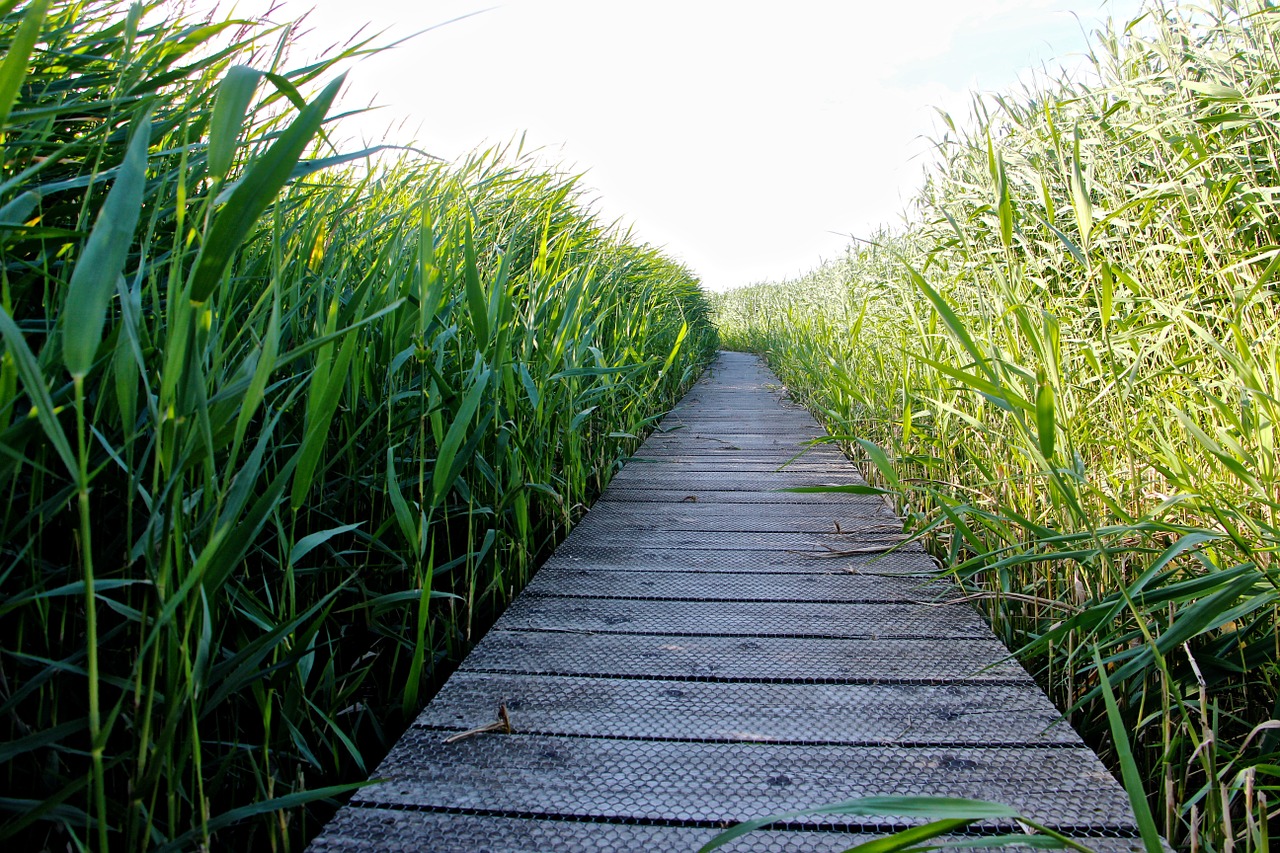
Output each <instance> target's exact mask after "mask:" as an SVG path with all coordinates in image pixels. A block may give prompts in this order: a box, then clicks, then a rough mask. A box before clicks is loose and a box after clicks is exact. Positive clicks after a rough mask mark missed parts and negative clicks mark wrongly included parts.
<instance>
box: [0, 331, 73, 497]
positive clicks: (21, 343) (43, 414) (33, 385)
mask: <svg viewBox="0 0 1280 853" xmlns="http://www.w3.org/2000/svg"><path fill="white" fill-rule="evenodd" d="M0 334H3V335H4V344H5V348H6V349H7V350H8V351H9V356H10V357H11V358H12V359H13V361H14V364H15V365H16V366H17V368H18V376H19V377H21V379H22V387H23V389H24V390H25V391H26V392H27V396H28V397H30V398H31V406H32V409H34V413H35V416H36V418H37V419H38V420H39V421H40V427H41V429H43V430H44V435H45V438H47V439H48V440H49V443H50V444H52V445H53V448H54V450H55V451H57V454H58V458H60V459H61V460H62V464H63V465H65V466H66V468H67V473H68V474H70V475H71V476H72V477H73V478H74V477H75V476H77V475H78V474H79V471H80V467H79V465H78V464H77V463H76V457H75V454H73V453H72V452H71V443H70V442H69V441H68V440H67V434H66V432H64V431H63V429H62V424H61V423H60V422H59V421H58V417H57V413H56V410H55V409H54V406H53V398H52V397H51V396H50V395H49V386H48V385H47V384H45V378H44V373H43V372H41V370H40V363H39V362H38V361H36V357H35V355H34V354H32V352H31V349H30V348H29V347H28V346H27V342H26V339H25V338H23V336H22V330H21V329H19V328H18V324H17V323H15V322H13V318H12V317H10V316H9V312H8V311H6V310H4V307H3V306H0Z"/></svg>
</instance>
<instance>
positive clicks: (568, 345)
mask: <svg viewBox="0 0 1280 853" xmlns="http://www.w3.org/2000/svg"><path fill="white" fill-rule="evenodd" d="M290 43H291V30H290V28H288V27H284V28H272V27H267V26H264V25H259V24H253V23H246V22H236V21H199V20H192V19H188V18H183V17H182V16H181V15H180V14H178V13H177V12H175V11H174V9H173V7H172V6H171V5H169V4H165V3H158V2H148V3H139V4H135V5H132V6H126V5H124V4H120V3H115V2H110V0H78V1H77V0H30V2H26V3H22V2H18V0H6V2H0V56H3V59H2V60H0V134H2V135H0V243H2V251H3V258H2V260H3V263H2V265H0V286H2V288H3V290H2V293H0V333H2V334H3V348H2V353H3V355H0V486H2V488H3V495H4V500H3V505H2V506H0V554H2V555H3V559H2V560H0V843H3V844H5V845H6V846H9V845H17V846H20V847H22V848H23V849H54V848H57V849H96V850H107V849H111V850H133V849H138V850H141V849H162V850H171V849H172V850H176V849H187V848H196V847H198V848H202V849H208V848H211V847H213V846H217V847H227V846H229V845H232V844H247V845H250V846H253V847H260V848H264V849H265V848H270V849H287V848H291V847H296V846H297V845H298V844H299V842H300V840H302V839H304V838H305V837H307V836H308V835H309V834H310V833H313V832H314V831H315V829H316V828H317V815H322V814H323V811H324V808H325V807H326V806H325V804H331V803H332V802H333V798H334V797H337V796H339V795H341V794H342V793H343V792H345V791H348V790H350V789H351V787H352V785H353V784H357V783H358V781H353V780H360V779H363V778H364V777H365V776H366V775H367V773H368V771H370V770H372V762H373V761H374V760H376V759H377V758H378V757H379V755H380V753H381V752H382V751H384V750H385V748H386V747H387V746H388V745H389V744H388V742H389V740H390V739H392V738H393V736H394V735H395V734H396V733H397V731H398V730H399V728H401V727H403V725H404V724H405V723H406V721H407V719H409V717H410V716H411V715H412V714H413V713H415V712H416V710H417V709H418V708H419V707H420V706H421V705H422V704H423V702H424V701H425V699H426V697H427V695H428V691H429V690H430V688H431V686H432V684H433V683H435V682H436V681H438V679H439V677H440V675H441V673H442V672H444V671H445V670H446V669H447V666H448V663H449V662H450V661H453V660H456V659H458V657H459V656H460V655H461V654H462V653H463V652H464V651H465V650H466V649H467V648H468V647H469V644H470V643H471V642H472V641H473V640H474V639H475V638H476V636H477V633H478V632H479V631H480V630H482V629H483V627H484V626H485V625H486V624H487V623H488V622H489V621H491V620H492V618H493V616H494V614H495V613H496V612H497V611H498V610H500V608H501V607H502V606H503V605H504V604H505V603H506V602H507V601H508V600H509V599H510V598H511V597H512V596H513V595H514V594H515V592H517V591H518V590H519V589H520V588H521V586H522V585H523V584H524V583H525V581H526V580H527V579H528V577H529V575H530V573H531V572H532V571H533V570H534V568H535V567H536V565H537V562H538V560H539V558H540V556H542V555H544V554H545V553H546V552H547V551H548V550H549V549H550V548H551V547H552V546H553V545H554V543H555V542H556V541H557V540H558V539H559V538H560V537H561V536H563V534H564V532H565V531H566V530H567V529H568V527H569V526H570V525H571V524H572V523H573V522H574V521H575V520H576V519H577V518H578V517H579V516H580V514H581V513H582V511H583V510H584V508H585V507H586V505H587V504H588V503H589V502H590V501H591V500H592V498H593V496H594V495H595V494H597V493H598V491H599V490H600V489H601V488H602V486H603V484H604V483H605V482H606V481H607V479H608V478H609V476H610V474H611V473H612V471H613V470H614V469H615V468H616V467H617V466H618V465H619V463H620V460H621V459H622V458H624V457H625V456H626V454H627V453H628V452H629V451H630V450H631V449H632V448H634V447H635V446H636V444H637V443H638V436H640V435H641V434H642V433H643V432H644V431H645V430H646V429H647V428H648V426H649V425H650V424H651V423H652V422H653V420H654V419H655V418H656V417H657V416H659V415H660V413H661V412H662V410H663V409H664V407H666V406H667V405H668V404H669V403H671V402H672V401H674V400H675V399H676V398H677V397H678V395H679V394H680V393H681V391H682V389H684V388H685V387H686V386H687V385H688V384H689V383H690V382H691V380H692V378H693V376H694V374H695V373H696V372H697V370H698V369H699V367H700V365H701V364H702V363H704V362H705V360H706V359H707V358H708V357H709V355H710V353H711V352H712V350H713V349H714V346H715V333H714V330H713V328H712V327H711V326H710V324H709V322H708V314H707V303H706V301H705V299H704V297H703V295H702V292H701V290H700V289H699V287H698V284H697V281H696V279H695V278H694V277H693V276H692V275H691V274H690V272H689V271H688V270H686V269H685V268H683V267H682V266H680V265H679V264H677V263H675V262H673V261H671V260H669V259H667V258H665V257H664V256H662V255H661V254H660V253H658V252H657V251H655V250H654V249H652V248H649V247H647V246H644V245H642V244H640V243H639V242H638V241H636V240H635V239H634V238H632V237H631V236H630V235H628V234H625V233H620V232H619V231H617V230H616V229H614V228H611V227H605V226H602V225H601V224H599V223H598V222H597V221H596V219H595V217H594V215H593V213H592V211H591V209H590V208H589V207H588V206H587V205H586V204H585V203H584V201H583V199H582V191H581V190H580V189H579V186H578V183H577V181H576V179H575V178H573V177H572V176H569V175H566V174H563V173H562V172H560V171H558V170H556V169H554V168H548V167H546V166H543V165H539V161H537V160H536V159H534V158H533V157H531V155H529V154H527V153H526V152H523V151H521V150H520V148H519V147H518V146H509V147H502V148H497V149H493V150H489V151H483V152H478V153H476V154H475V155H473V156H471V157H469V158H467V159H465V160H464V161H462V162H459V163H454V164H446V163H442V162H439V161H435V160H431V159H429V158H424V157H422V156H419V155H404V156H398V155H393V154H392V153H390V152H386V151H383V152H380V153H379V152H372V151H360V152H351V153H343V152H341V151H340V150H338V149H337V148H336V147H335V146H334V145H333V144H332V142H331V140H332V138H333V137H334V127H335V126H334V124H333V122H334V118H333V116H332V114H333V112H334V109H333V103H334V102H335V98H336V96H337V93H338V89H339V87H340V85H341V79H342V78H341V76H340V75H339V74H338V69H339V67H340V66H341V65H342V64H343V63H344V62H347V61H348V60H350V59H352V58H353V57H355V56H358V55H360V54H361V53H363V52H366V51H368V50H371V49H373V48H372V47H371V46H370V45H368V44H367V43H359V44H355V45H351V46H349V47H347V48H346V49H344V50H341V51H339V52H336V53H334V54H333V55H332V56H330V57H328V58H325V59H322V60H320V61H316V62H312V63H309V64H307V65H305V66H302V67H291V66H290V64H289V62H290V60H289V45H290ZM446 118H447V117H446Z"/></svg>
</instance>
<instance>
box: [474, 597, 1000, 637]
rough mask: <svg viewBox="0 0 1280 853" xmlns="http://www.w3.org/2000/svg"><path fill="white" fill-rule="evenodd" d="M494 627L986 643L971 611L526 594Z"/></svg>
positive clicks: (986, 630) (984, 627)
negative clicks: (958, 639)
mask: <svg viewBox="0 0 1280 853" xmlns="http://www.w3.org/2000/svg"><path fill="white" fill-rule="evenodd" d="M498 627H500V628H505V629H513V630H514V629H525V630H538V631H561V630H563V631H567V630H575V631H589V632H592V633H597V634H624V633H625V634H731V635H734V636H741V637H937V638H939V639H945V638H947V637H986V636H989V635H990V633H991V629H990V628H989V627H988V626H987V623H986V622H984V621H982V619H980V618H979V617H978V615H977V614H976V613H974V612H973V608H972V607H963V606H962V607H931V606H928V605H921V604H830V603H814V602H812V601H803V602H794V601H784V602H778V601H717V602H715V604H714V606H709V605H708V602H706V601H684V600H674V601H672V600H665V601H653V600H648V599H645V600H639V601H636V600H631V599H612V598H590V597H564V598H548V597H543V596H534V595H527V596H521V598H520V599H519V600H518V601H516V602H514V603H512V605H511V606H510V607H508V608H507V611H506V613H504V614H503V615H502V618H501V619H500V620H499V621H498Z"/></svg>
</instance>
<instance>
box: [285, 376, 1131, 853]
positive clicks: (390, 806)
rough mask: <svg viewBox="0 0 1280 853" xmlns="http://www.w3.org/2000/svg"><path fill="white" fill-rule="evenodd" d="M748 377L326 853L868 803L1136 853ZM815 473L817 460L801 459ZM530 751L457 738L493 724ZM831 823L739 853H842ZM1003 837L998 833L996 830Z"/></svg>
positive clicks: (683, 842)
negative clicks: (995, 813) (989, 805)
mask: <svg viewBox="0 0 1280 853" xmlns="http://www.w3.org/2000/svg"><path fill="white" fill-rule="evenodd" d="M822 435H823V432H822V430H821V429H820V428H819V426H818V424H817V423H816V422H815V421H814V419H813V417H812V416H811V415H810V414H809V413H808V412H806V411H805V410H804V409H802V408H800V407H799V406H796V405H794V404H792V403H789V402H788V401H787V400H786V399H785V396H784V395H783V393H782V389H781V387H780V383H779V382H778V380H777V378H776V377H775V376H774V375H773V374H772V373H770V372H769V371H768V370H767V369H766V368H765V367H764V365H763V364H762V363H761V361H760V360H759V359H758V358H757V357H755V356H752V355H745V354H741V353H721V354H720V356H719V358H718V359H717V361H716V363H715V365H714V366H713V368H712V369H710V370H709V371H708V372H707V374H706V375H705V376H704V377H703V378H702V380H701V381H699V382H698V384H697V385H696V386H695V387H694V388H693V390H692V391H690V393H689V394H688V395H687V396H686V397H685V399H684V400H683V401H681V403H680V405H679V406H678V407H677V408H676V409H675V411H673V412H672V413H671V414H670V415H668V416H667V418H666V419H665V420H664V421H663V422H662V424H661V426H660V427H659V428H658V429H657V430H656V431H655V432H654V434H653V435H652V436H651V437H650V438H649V440H648V441H646V442H645V444H644V445H643V446H642V447H641V448H640V450H638V451H637V453H636V457H635V458H634V459H633V460H632V461H631V462H629V463H628V464H627V465H626V467H625V468H624V469H623V470H622V471H621V472H620V473H619V474H618V475H617V476H616V477H615V478H614V480H613V482H612V484H610V486H609V488H608V489H607V490H606V492H605V493H604V495H603V496H602V497H601V499H600V501H599V502H598V503H597V504H596V505H595V507H593V508H592V510H591V511H590V512H589V513H588V514H587V515H586V517H585V518H584V519H583V520H582V522H581V523H580V524H579V525H578V527H577V528H575V529H574V531H573V532H572V533H571V534H570V535H569V537H568V538H567V539H566V541H565V542H564V544H563V545H562V546H561V547H560V548H559V549H558V550H557V551H556V553H555V554H554V555H553V556H552V557H551V558H550V559H549V560H548V561H547V563H546V564H545V565H544V566H543V567H542V568H541V569H540V570H539V571H538V573H537V574H536V576H535V577H534V579H533V581H532V583H530V585H529V587H528V589H527V590H525V592H524V593H522V594H521V595H520V596H519V597H518V598H517V600H516V601H515V602H514V603H513V604H512V605H511V607H510V608H508V610H507V612H506V613H505V614H504V615H503V616H502V617H501V618H500V619H499V620H498V622H497V623H496V624H495V625H494V627H493V629H492V630H490V631H489V633H488V634H487V635H486V636H485V637H484V639H483V640H481V641H480V643H479V644H478V645H477V646H476V648H475V649H474V650H473V651H472V652H471V654H470V655H469V656H468V657H467V659H466V660H465V661H464V662H463V664H462V666H461V667H460V668H459V670H458V671H457V672H456V673H455V674H454V675H453V676H452V677H451V678H450V679H449V681H448V682H447V683H446V684H445V685H444V687H443V688H442V689H441V691H440V693H439V695H437V696H436V698H435V699H434V700H433V701H432V702H431V704H430V705H428V706H427V708H426V709H425V710H423V712H422V714H421V715H420V716H419V717H418V719H417V721H416V722H415V724H414V725H413V726H412V727H411V728H410V729H409V731H408V732H407V733H406V734H405V735H404V737H403V738H402V739H401V741H400V742H399V743H398V744H397V745H396V746H395V748H394V749H393V750H392V751H391V753H390V754H389V755H388V756H387V758H386V760H385V761H384V762H383V763H382V764H381V766H379V767H378V768H377V770H376V771H375V772H374V774H373V778H375V779H380V780H382V781H379V782H377V783H375V784H373V785H371V786H369V787H366V788H363V789H361V790H360V791H359V792H357V793H356V795H355V796H354V797H353V798H352V801H351V803H350V805H348V806H346V807H345V808H343V809H342V811H340V812H339V813H338V815H337V816H336V817H335V818H334V820H333V821H332V822H330V824H329V825H328V826H327V827H326V828H325V830H324V832H323V833H322V834H321V835H320V837H319V838H317V839H316V840H315V842H314V843H313V844H312V847H311V849H312V850H314V851H317V853H319V851H354V850H435V851H479V850H493V851H499V850H502V851H548V850H554V851H569V850H584V851H586V850H591V851H604V850H654V851H659V850H661V851H669V850H670V851H676V850H688V851H693V850H696V849H697V848H698V846H699V845H701V844H703V843H705V842H706V841H707V840H709V839H710V838H712V837H713V836H714V835H715V834H716V833H717V832H718V831H719V828H721V827H725V826H728V825H731V824H734V823H737V822H739V821H742V820H747V819H750V818H755V817H762V816H764V815H767V814H773V813H777V812H783V811H790V810H794V809H803V808H810V807H813V806H818V805H822V804H825V803H831V802H835V801H839V800H844V799H848V798H851V797H858V796H870V795H877V794H929V795H941V796H956V797H974V798H980V799H986V800H995V801H999V802H1003V803H1007V804H1009V805H1012V806H1014V807H1015V808H1017V809H1019V810H1021V811H1022V813H1023V814H1025V815H1026V816H1027V817H1029V818H1031V819H1033V820H1037V821H1039V822H1042V823H1045V824H1047V825H1050V826H1053V827H1055V828H1057V829H1059V830H1060V831H1062V832H1065V833H1067V834H1070V835H1073V836H1078V837H1080V838H1081V839H1082V840H1084V841H1085V843H1086V844H1087V845H1088V846H1090V847H1092V848H1094V849H1097V850H1105V851H1121V850H1137V849H1140V848H1141V845H1140V842H1138V841H1137V840H1136V839H1135V838H1134V836H1136V834H1137V830H1136V828H1135V825H1134V821H1133V816H1132V813H1131V811H1130V809H1129V805H1128V803H1127V801H1126V799H1125V795H1124V792H1123V790H1122V789H1121V788H1120V786H1119V785H1118V784H1117V783H1116V781H1115V780H1114V779H1113V778H1112V777H1111V776H1110V774H1109V773H1108V772H1107V771H1106V769H1105V768H1104V767H1103V766H1102V764H1101V763H1100V762H1099V760H1098V758H1097V757H1096V756H1095V755H1094V754H1093V752H1092V751H1090V750H1089V749H1088V747H1086V746H1085V745H1084V744H1083V743H1082V742H1081V741H1080V739H1079V737H1078V736H1077V735H1076V734H1075V732H1074V731H1072V730H1071V729H1070V727H1069V726H1067V725H1065V724H1061V725H1054V723H1055V721H1056V720H1057V718H1058V715H1057V713H1056V711H1055V710H1054V708H1053V706H1052V705H1051V704H1050V703H1049V701H1048V699H1047V698H1046V697H1045V696H1044V695H1043V694H1042V693H1041V692H1040V690H1039V689H1038V688H1037V687H1036V685H1035V683H1034V682H1033V681H1032V680H1031V678H1030V677H1029V676H1028V675H1027V673H1026V672H1025V671H1024V670H1023V669H1022V667H1021V666H1019V665H1018V664H1017V663H1016V662H1014V661H1010V660H1009V659H1008V651H1007V650H1006V649H1005V647H1004V646H1003V645H1001V644H1000V642H999V641H997V639H996V638H995V636H994V635H993V634H992V633H991V630H990V629H989V628H988V627H987V625H986V623H985V622H984V621H983V620H982V618H981V617H980V616H979V615H978V614H977V613H976V612H975V611H974V610H973V609H972V608H971V607H970V606H969V605H968V604H965V603H952V604H946V603H945V602H946V601H947V600H948V599H954V598H955V597H956V594H957V590H956V588H955V587H954V586H953V585H952V583H951V582H950V581H947V580H940V579H937V578H936V574H937V570H936V567H935V566H934V564H933V562H932V561H931V560H930V559H929V558H928V557H927V556H926V555H925V554H924V553H923V552H922V551H920V550H919V549H918V548H914V547H913V548H907V549H903V550H900V551H898V552H895V553H892V554H888V555H886V554H885V553H884V552H885V550H886V549H888V548H890V547H892V546H893V545H894V544H895V543H897V542H898V541H900V540H901V538H902V537H901V524H900V523H899V521H898V519H897V518H895V517H894V515H893V514H892V512H891V511H890V510H889V508H888V507H887V506H886V504H885V503H884V502H883V501H882V500H881V499H880V498H879V497H877V496H864V495H849V494H838V493H826V494H805V493H789V492H780V491H778V490H779V489H787V488H791V487H796V486H805V485H817V484H828V483H845V484H849V483H861V482H862V479H861V477H860V476H859V474H858V472H857V469H856V468H855V467H854V466H853V465H852V464H851V463H850V462H849V461H848V460H847V459H845V458H844V456H842V455H841V454H840V453H839V452H838V451H837V450H836V449H835V448H834V447H831V446H829V445H817V446H813V447H811V448H810V447H808V446H807V445H806V444H805V442H808V441H810V440H812V439H815V438H820V437H821V436H822ZM802 452H803V455H799V456H798V458H797V454H801V453H802ZM500 706H502V707H505V709H506V711H507V713H508V714H509V717H510V722H511V725H512V727H513V732H512V733H509V734H508V733H501V732H499V733H485V734H478V735H474V736H470V737H466V738H463V739H461V740H456V741H454V742H450V743H447V742H446V739H447V738H449V737H450V736H451V735H455V734H458V733H460V732H465V731H468V730H471V729H475V728H477V727H480V726H483V725H484V724H486V723H488V722H490V721H493V720H494V719H495V718H496V717H497V715H498V710H499V707H500ZM903 825H905V822H904V821H902V820H901V819H897V818H892V817H884V818H860V817H830V816H827V817H817V818H812V819H809V820H808V821H806V820H804V819H801V820H798V821H796V822H794V823H792V824H789V825H787V826H785V827H781V828H776V829H769V830H761V831H759V832H756V833H752V834H750V835H748V836H746V837H744V838H743V839H741V840H740V841H739V842H735V843H733V844H730V845H729V846H727V847H725V848H723V849H725V850H730V851H743V850H751V851H763V850H777V851H789V850H814V851H827V850H830V851H836V850H844V849H846V848H848V847H850V846H852V845H854V844H856V843H858V842H859V841H864V840H868V839H869V838H870V837H871V835H870V833H882V832H885V831H888V830H891V829H892V828H893V827H895V826H899V827H900V826H903ZM988 828H991V829H994V828H995V827H994V826H989V827H988Z"/></svg>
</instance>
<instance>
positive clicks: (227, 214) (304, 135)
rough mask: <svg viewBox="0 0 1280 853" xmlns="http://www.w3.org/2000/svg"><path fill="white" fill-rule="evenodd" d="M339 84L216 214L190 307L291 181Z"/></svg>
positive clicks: (196, 272) (324, 94)
mask: <svg viewBox="0 0 1280 853" xmlns="http://www.w3.org/2000/svg"><path fill="white" fill-rule="evenodd" d="M343 79H344V78H343V77H338V78H337V79H336V80H334V81H333V82H332V83H330V84H329V85H328V86H326V87H325V88H324V90H323V91H322V92H321V93H320V94H319V95H317V96H316V99H315V100H314V101H312V102H311V103H310V104H307V106H306V108H305V109H303V110H302V111H300V112H299V113H298V116H297V117H296V118H295V119H294V120H293V122H292V123H290V125H289V127H288V129H287V130H285V132H284V133H282V134H281V135H280V137H279V138H278V139H277V140H276V141H275V142H273V143H272V144H271V147H270V148H268V149H267V150H266V151H265V152H264V153H263V154H262V156H261V157H259V158H258V159H257V160H255V161H254V162H253V163H252V164H251V165H250V166H249V169H248V171H247V172H246V173H245V177H244V180H242V181H241V183H240V185H239V186H238V187H236V190H235V192H233V193H232V194H231V198H230V199H229V200H228V201H227V203H226V205H225V206H224V207H223V208H222V210H220V211H219V212H218V215H217V217H216V218H215V219H214V221H213V227H212V228H210V229H209V234H208V236H206V237H205V241H204V245H203V246H202V247H201V249H200V256H199V258H198V259H197V260H196V265H195V269H194V270H193V272H192V276H191V291H190V298H191V301H192V302H196V303H203V302H205V301H206V300H208V298H209V296H210V295H211V294H212V293H213V291H214V288H216V287H217V286H218V282H219V281H221V279H222V274H223V273H224V272H225V271H226V269H227V264H229V263H230V262H231V257H232V255H233V254H235V252H236V250H237V249H239V248H240V244H241V243H243V242H244V240H245V238H246V237H247V236H248V235H249V231H250V229H252V228H253V226H254V223H256V222H257V221H258V217H259V216H261V215H262V212H263V211H264V210H266V209H267V205H269V204H270V203H271V201H272V200H273V199H274V198H275V197H276V195H277V194H278V193H279V192H280V189H281V187H283V186H284V185H285V182H287V181H288V180H289V175H290V174H291V173H292V172H293V167H294V166H295V165H296V164H297V162H298V158H299V157H301V156H302V152H303V151H304V150H305V149H306V147H307V145H308V144H310V142H311V140H312V138H313V137H314V136H315V135H316V132H317V131H319V130H320V125H321V124H323V122H324V117H325V115H327V114H328V112H329V107H330V106H331V105H332V104H333V99H334V98H335V97H337V94H338V90H339V89H340V88H342V82H343Z"/></svg>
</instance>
